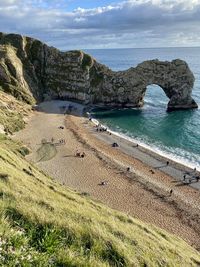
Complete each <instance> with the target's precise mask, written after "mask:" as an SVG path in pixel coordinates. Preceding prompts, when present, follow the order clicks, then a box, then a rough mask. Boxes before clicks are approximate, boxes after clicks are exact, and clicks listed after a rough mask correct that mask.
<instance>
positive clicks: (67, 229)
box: [0, 135, 200, 267]
mask: <svg viewBox="0 0 200 267" xmlns="http://www.w3.org/2000/svg"><path fill="white" fill-rule="evenodd" d="M26 152H27V151H26V149H25V148H23V147H21V146H20V144H18V143H15V142H13V141H11V140H9V139H7V138H5V135H0V266H87V267H89V266H92V267H93V266H95V267H96V266H101V267H102V266H153V267H155V266H170V267H171V266H198V264H200V255H199V253H198V252H197V251H195V250H194V249H193V248H191V247H189V246H188V245H187V244H186V243H185V242H184V241H182V240H180V239H179V238H176V237H174V236H172V235H170V234H168V233H166V232H165V231H162V230H160V229H158V228H156V227H153V226H150V225H147V224H144V223H142V222H140V221H138V220H135V219H133V218H131V217H128V216H126V215H124V214H122V213H120V212H117V211H114V210H112V209H109V208H107V207H105V206H103V205H102V204H100V203H98V202H95V201H93V200H91V199H90V198H89V197H88V196H87V195H86V194H84V193H83V194H79V193H77V192H73V191H71V190H70V189H67V188H65V187H63V186H61V185H59V184H58V183H56V182H54V181H53V180H52V179H51V178H50V177H48V176H46V175H45V174H44V173H42V172H41V171H39V170H38V169H37V168H36V167H34V166H32V165H31V164H30V163H28V162H27V161H26V160H25V159H24V156H23V155H24V154H26Z"/></svg>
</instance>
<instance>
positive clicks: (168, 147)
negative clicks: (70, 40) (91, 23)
mask: <svg viewBox="0 0 200 267" xmlns="http://www.w3.org/2000/svg"><path fill="white" fill-rule="evenodd" d="M85 52H87V53H89V54H90V55H92V56H93V57H94V58H96V60H97V61H98V62H100V63H102V64H105V65H107V66H108V67H109V68H111V69H112V70H114V71H120V70H126V69H128V68H130V67H135V66H137V64H139V63H141V62H143V61H145V60H150V59H159V60H164V61H165V60H169V61H171V60H173V59H177V58H179V59H183V60H185V61H186V62H187V63H188V65H189V67H190V69H191V70H192V72H193V73H194V76H195V84H194V88H193V93H192V96H193V98H194V99H195V101H196V102H197V104H198V105H199V107H200V47H187V48H183V47H177V48H175V47H173V48H128V49H94V50H93V49H90V50H85ZM144 101H145V104H144V106H143V107H142V108H137V109H135V108H130V109H111V110H103V109H96V110H93V111H92V116H93V117H95V118H96V119H97V120H98V121H99V122H100V123H101V124H103V125H105V126H107V127H108V128H109V129H110V130H111V131H113V132H115V133H116V134H117V135H120V136H122V137H124V138H126V139H128V140H130V141H133V142H137V143H139V144H140V145H142V146H144V147H146V148H148V149H150V150H153V151H154V152H156V153H159V154H160V155H163V156H165V157H168V158H171V159H173V160H175V161H176V162H179V163H182V164H184V165H187V166H190V167H192V168H195V167H196V168H197V169H199V170H200V108H198V109H194V110H185V111H174V112H170V113H168V112H167V111H166V107H167V103H168V101H169V99H168V98H167V96H166V95H165V93H164V91H163V90H162V89H161V88H160V87H159V86H157V85H150V86H148V87H147V91H146V95H145V97H144Z"/></svg>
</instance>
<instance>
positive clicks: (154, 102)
mask: <svg viewBox="0 0 200 267" xmlns="http://www.w3.org/2000/svg"><path fill="white" fill-rule="evenodd" d="M142 101H143V105H144V108H147V107H149V108H157V107H158V108H163V109H165V110H166V107H167V104H168V102H169V97H168V96H167V95H166V93H165V91H164V89H163V88H162V87H161V86H160V85H158V84H150V85H148V86H147V87H146V91H145V92H144V96H143V100H142Z"/></svg>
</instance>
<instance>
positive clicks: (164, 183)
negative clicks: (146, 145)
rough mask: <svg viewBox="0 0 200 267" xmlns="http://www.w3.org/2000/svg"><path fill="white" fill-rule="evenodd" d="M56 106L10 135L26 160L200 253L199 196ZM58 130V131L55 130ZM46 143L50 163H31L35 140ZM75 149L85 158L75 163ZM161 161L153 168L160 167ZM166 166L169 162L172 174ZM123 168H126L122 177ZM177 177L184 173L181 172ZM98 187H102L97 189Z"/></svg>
mask: <svg viewBox="0 0 200 267" xmlns="http://www.w3.org/2000/svg"><path fill="white" fill-rule="evenodd" d="M62 105H68V102H62V101H52V102H46V103H43V104H41V106H40V111H39V112H35V115H34V116H32V118H31V119H30V121H29V122H28V125H27V127H26V128H25V129H24V130H22V131H20V132H19V133H17V134H16V135H15V137H14V138H16V139H19V140H22V141H23V142H24V143H25V144H26V145H27V146H29V147H30V148H31V149H32V151H33V153H32V154H30V155H29V156H28V157H27V158H28V159H29V160H30V161H33V162H35V163H36V164H37V165H38V166H39V167H40V168H41V169H43V170H44V171H45V172H47V173H48V174H49V175H51V176H52V177H54V178H55V179H57V180H58V181H59V182H61V183H63V184H65V185H67V186H69V187H71V188H73V189H74V190H77V191H79V192H84V193H87V194H89V195H90V196H91V197H92V198H94V199H97V200H99V201H101V202H103V203H105V204H107V205H108V206H110V207H112V208H115V209H118V210H121V211H124V212H125V213H127V214H130V215H132V216H134V217H136V218H139V219H141V220H143V221H145V222H148V223H151V224H155V225H156V226H159V227H161V228H163V229H165V230H167V231H169V232H171V233H174V234H176V235H178V236H179V237H181V238H183V239H184V240H185V241H187V242H188V243H189V244H191V245H193V246H194V247H195V248H197V249H199V250H200V245H199V244H200V227H199V224H200V207H199V206H200V205H199V203H200V191H199V190H197V188H192V187H191V186H188V185H184V184H183V183H182V182H181V181H180V179H179V178H178V177H177V178H176V179H175V178H174V177H173V175H176V174H175V173H174V174H173V175H169V174H167V173H166V172H165V173H164V172H163V171H162V168H155V167H158V166H157V165H155V166H154V165H152V164H154V162H149V161H148V162H146V160H147V158H148V157H149V155H150V154H146V159H145V160H143V161H142V160H141V159H138V157H134V155H135V154H136V152H134V153H132V152H131V153H130V149H133V151H135V150H134V149H135V148H134V147H130V144H129V143H127V141H126V140H118V139H115V138H119V137H115V136H113V135H111V136H110V135H108V134H107V133H98V134H97V133H96V131H95V127H94V125H93V124H92V123H91V122H90V121H89V120H88V119H87V118H84V117H81V116H79V115H80V114H81V113H82V109H83V106H81V105H78V104H74V105H75V106H76V107H77V110H76V111H75V112H72V114H71V115H65V116H64V115H63V111H62V110H61V108H60V106H62ZM61 125H62V126H64V129H60V128H59V126H61ZM52 137H53V138H54V142H55V143H56V144H57V145H56V150H57V153H56V155H55V157H54V158H52V159H50V160H48V161H37V162H36V158H37V152H36V151H37V150H38V148H40V147H41V140H42V139H43V138H45V139H47V140H48V141H49V140H51V138H52ZM60 139H65V141H66V144H59V140H60ZM115 140H117V142H119V143H120V147H119V148H112V147H111V143H112V142H115ZM127 147H128V149H127ZM77 149H78V150H79V151H80V152H83V151H84V152H85V153H86V156H85V157H84V158H78V157H75V152H76V150H77ZM125 152H126V153H125ZM143 152H145V151H143ZM157 160H159V159H157ZM162 160H163V159H162ZM162 160H161V161H159V162H156V164H157V163H159V164H163V161H162ZM147 163H148V164H147ZM171 164H172V162H171V161H170V166H169V167H170V168H172V170H173V169H174V168H173V167H172V166H171ZM159 166H161V165H159ZM127 167H130V171H128V172H127V171H126V169H127ZM153 167H154V168H153ZM179 167H180V166H179ZM163 168H166V167H163ZM150 170H153V172H154V173H151V171H150ZM172 170H171V171H172ZM169 171H170V170H169ZM178 171H181V172H185V169H184V168H183V169H180V170H179V169H178ZM170 174H171V173H170ZM102 181H106V185H101V183H102ZM171 189H172V190H173V192H172V195H171V196H170V194H169V191H170V190H171Z"/></svg>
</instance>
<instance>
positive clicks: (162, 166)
mask: <svg viewBox="0 0 200 267" xmlns="http://www.w3.org/2000/svg"><path fill="white" fill-rule="evenodd" d="M167 166H168V164H164V165H160V166H156V167H153V168H154V169H161V168H164V167H167Z"/></svg>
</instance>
